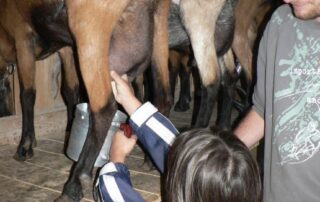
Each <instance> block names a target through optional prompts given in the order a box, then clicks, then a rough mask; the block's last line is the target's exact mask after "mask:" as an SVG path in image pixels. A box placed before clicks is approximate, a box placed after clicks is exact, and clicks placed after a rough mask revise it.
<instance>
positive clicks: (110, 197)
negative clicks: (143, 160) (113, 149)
mask: <svg viewBox="0 0 320 202" xmlns="http://www.w3.org/2000/svg"><path fill="white" fill-rule="evenodd" d="M96 186H97V187H98V190H99V194H100V198H101V200H102V201H103V202H111V201H116V202H125V201H134V202H142V201H144V199H143V198H142V197H141V196H140V194H139V193H138V192H136V191H135V190H134V189H133V187H132V184H131V180H130V173H129V170H128V168H127V166H126V165H124V164H122V163H112V162H109V163H107V164H106V165H104V166H103V168H102V169H101V171H100V174H99V178H98V180H97V183H96Z"/></svg>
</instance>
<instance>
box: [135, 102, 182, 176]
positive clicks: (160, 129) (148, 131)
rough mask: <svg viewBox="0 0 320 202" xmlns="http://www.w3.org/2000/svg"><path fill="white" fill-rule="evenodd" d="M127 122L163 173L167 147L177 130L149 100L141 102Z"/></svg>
mask: <svg viewBox="0 0 320 202" xmlns="http://www.w3.org/2000/svg"><path fill="white" fill-rule="evenodd" d="M129 124H130V126H131V127H132V129H133V132H134V133H135V134H136V135H137V137H138V139H139V141H140V142H141V144H142V145H143V147H144V149H145V150H146V151H147V152H148V153H149V155H150V157H151V159H152V160H153V162H154V163H155V165H156V167H157V168H158V169H159V171H160V172H161V173H163V172H164V170H165V166H166V160H167V155H168V151H169V147H170V146H171V144H172V143H173V141H174V140H175V138H176V136H177V135H178V134H179V132H178V130H177V129H176V128H175V126H174V125H173V124H172V122H171V121H170V120H169V119H168V118H166V117H165V116H164V115H162V114H161V113H160V112H158V110H157V108H155V107H154V106H153V105H152V104H151V103H150V102H146V103H145V104H143V105H142V106H141V107H140V108H139V109H137V111H136V112H135V113H134V114H132V115H131V117H130V120H129Z"/></svg>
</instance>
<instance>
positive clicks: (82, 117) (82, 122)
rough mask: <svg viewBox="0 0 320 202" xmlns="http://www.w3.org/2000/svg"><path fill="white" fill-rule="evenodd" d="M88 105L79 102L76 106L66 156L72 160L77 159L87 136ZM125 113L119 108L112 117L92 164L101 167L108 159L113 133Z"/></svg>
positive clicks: (124, 118) (122, 121)
mask: <svg viewBox="0 0 320 202" xmlns="http://www.w3.org/2000/svg"><path fill="white" fill-rule="evenodd" d="M89 114H90V113H89V105H88V104H87V103H80V104H78V105H77V106H76V111H75V117H74V120H73V122H72V127H71V132H70V137H69V142H68V147H67V152H66V153H67V156H68V157H69V158H71V159H72V160H74V161H78V159H79V156H80V153H81V150H82V147H83V145H84V142H85V140H86V138H87V134H88V129H89ZM126 120H127V115H126V114H125V113H123V112H121V111H119V110H117V112H116V114H115V115H114V117H113V120H112V123H111V126H110V128H109V130H108V134H107V137H106V139H105V141H104V143H103V146H102V148H101V151H100V154H99V156H98V157H97V160H96V162H95V164H94V166H95V167H102V166H103V165H104V164H105V163H107V162H108V161H109V151H110V147H111V142H112V138H113V135H114V134H115V133H116V132H117V131H118V130H119V127H120V124H121V123H125V122H126Z"/></svg>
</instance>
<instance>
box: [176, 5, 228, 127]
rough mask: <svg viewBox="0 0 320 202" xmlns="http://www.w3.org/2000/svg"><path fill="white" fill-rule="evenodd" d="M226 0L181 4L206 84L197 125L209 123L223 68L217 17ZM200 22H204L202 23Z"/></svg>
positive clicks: (185, 23) (184, 20) (203, 125)
mask: <svg viewBox="0 0 320 202" xmlns="http://www.w3.org/2000/svg"><path fill="white" fill-rule="evenodd" d="M224 3H225V0H201V1H189V0H182V1H181V2H180V8H181V12H182V18H183V22H184V25H185V27H186V29H187V32H188V33H189V36H190V39H191V45H192V48H193V52H194V56H195V58H196V61H197V65H198V68H199V73H200V76H201V80H202V85H203V86H204V88H203V90H202V97H201V106H200V109H199V115H198V118H197V121H196V123H195V127H206V126H208V124H209V120H210V117H211V114H212V111H213V107H214V103H215V101H216V99H217V92H218V89H219V82H220V69H219V64H218V59H217V54H216V49H215V45H214V33H215V26H216V21H217V19H218V16H219V13H220V11H221V9H222V7H223V5H224ZM199 22H201V23H199Z"/></svg>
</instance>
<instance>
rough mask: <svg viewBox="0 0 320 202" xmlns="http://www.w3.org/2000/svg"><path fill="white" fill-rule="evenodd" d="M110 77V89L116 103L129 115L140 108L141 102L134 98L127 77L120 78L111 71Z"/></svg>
mask: <svg viewBox="0 0 320 202" xmlns="http://www.w3.org/2000/svg"><path fill="white" fill-rule="evenodd" d="M110 75H111V77H112V79H113V81H112V82H111V87H112V91H113V95H114V97H115V99H116V101H117V102H118V103H119V104H121V105H122V106H123V108H124V109H125V110H126V111H127V113H128V114H129V115H131V114H133V113H134V112H135V111H136V110H137V109H138V108H139V107H140V106H141V102H140V101H139V100H138V99H137V98H136V97H135V95H134V92H133V89H132V88H131V86H130V84H129V82H128V77H127V75H126V74H125V75H123V76H122V77H120V76H119V75H118V74H117V73H116V72H115V71H111V72H110Z"/></svg>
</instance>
